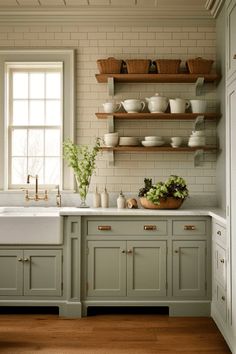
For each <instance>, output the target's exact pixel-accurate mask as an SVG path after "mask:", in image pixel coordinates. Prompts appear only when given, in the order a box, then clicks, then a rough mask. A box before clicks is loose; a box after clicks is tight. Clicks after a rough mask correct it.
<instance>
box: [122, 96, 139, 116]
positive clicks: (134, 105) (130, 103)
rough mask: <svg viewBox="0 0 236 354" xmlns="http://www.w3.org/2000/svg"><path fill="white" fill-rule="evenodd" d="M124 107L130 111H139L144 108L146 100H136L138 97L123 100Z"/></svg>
mask: <svg viewBox="0 0 236 354" xmlns="http://www.w3.org/2000/svg"><path fill="white" fill-rule="evenodd" d="M121 103H122V105H123V107H124V109H125V110H126V112H128V113H138V112H141V111H143V110H144V107H145V102H143V101H140V100H136V99H129V100H125V101H122V102H121Z"/></svg>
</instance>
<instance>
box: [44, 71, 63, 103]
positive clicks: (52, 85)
mask: <svg viewBox="0 0 236 354" xmlns="http://www.w3.org/2000/svg"><path fill="white" fill-rule="evenodd" d="M46 98H61V73H47V74H46Z"/></svg>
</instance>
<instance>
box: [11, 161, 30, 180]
mask: <svg viewBox="0 0 236 354" xmlns="http://www.w3.org/2000/svg"><path fill="white" fill-rule="evenodd" d="M11 177H12V184H25V183H26V179H27V159H26V158H24V157H13V159H12V176H11Z"/></svg>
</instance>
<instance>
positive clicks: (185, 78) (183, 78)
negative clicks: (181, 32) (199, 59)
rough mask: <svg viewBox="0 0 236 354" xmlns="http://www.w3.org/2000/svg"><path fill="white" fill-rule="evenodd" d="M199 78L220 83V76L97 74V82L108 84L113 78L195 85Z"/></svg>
mask: <svg viewBox="0 0 236 354" xmlns="http://www.w3.org/2000/svg"><path fill="white" fill-rule="evenodd" d="M199 77H203V78H204V82H218V81H219V80H220V75H218V74H216V73H213V74H187V73H180V74H96V79H97V82H99V83H106V82H107V81H108V78H113V79H114V81H115V82H126V83H132V82H141V83H144V82H146V83H193V82H196V81H197V80H198V78H199Z"/></svg>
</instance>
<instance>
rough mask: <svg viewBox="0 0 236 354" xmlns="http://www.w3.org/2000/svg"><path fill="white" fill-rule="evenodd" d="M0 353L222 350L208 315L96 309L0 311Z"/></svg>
mask: <svg viewBox="0 0 236 354" xmlns="http://www.w3.org/2000/svg"><path fill="white" fill-rule="evenodd" d="M0 353H1V354H5V353H8V354H9V353H10V354H18V353H24V354H35V353H43V354H150V353H151V354H154V353H155V354H164V353H165V354H167V353H183V354H192V353H194V354H198V353H201V354H207V353H214V354H226V353H231V352H230V350H229V349H228V347H227V344H226V343H225V341H224V339H223V337H222V335H221V334H220V332H219V331H218V329H217V327H216V325H215V324H214V322H213V320H212V319H210V318H205V317H204V318H201V317H200V318H199V317H198V318H192V317H190V318H189V317H184V318H182V317H181V318H179V317H178V318H177V317H168V316H166V315H158V314H153V315H152V314H99V315H96V316H90V317H87V318H82V319H66V318H59V317H58V316H57V315H52V314H24V315H22V314H0Z"/></svg>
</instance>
